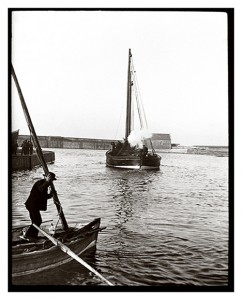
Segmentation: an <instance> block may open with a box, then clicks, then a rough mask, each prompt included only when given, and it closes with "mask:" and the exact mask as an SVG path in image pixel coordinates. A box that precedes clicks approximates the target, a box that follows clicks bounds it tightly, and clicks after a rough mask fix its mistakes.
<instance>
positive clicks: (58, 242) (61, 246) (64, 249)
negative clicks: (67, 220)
mask: <svg viewBox="0 0 242 300" xmlns="http://www.w3.org/2000/svg"><path fill="white" fill-rule="evenodd" d="M33 226H34V227H35V228H36V229H38V230H39V231H40V232H41V233H42V234H43V235H44V236H46V237H47V238H48V239H49V240H50V241H51V242H52V243H53V244H54V245H56V246H57V247H59V248H60V249H61V250H62V251H63V252H65V253H66V254H68V255H69V256H71V257H72V258H74V259H75V260H76V261H78V262H79V263H80V264H82V265H83V266H84V267H86V268H87V269H88V270H90V271H91V272H93V273H94V274H95V275H97V276H98V277H99V278H101V279H102V280H103V281H105V282H106V283H107V284H108V285H112V286H113V284H112V283H111V282H110V281H108V280H107V279H106V278H104V277H103V276H102V275H101V274H99V273H98V272H97V271H96V270H95V269H93V268H92V267H91V266H89V265H88V264H87V263H86V262H85V261H84V260H82V259H81V258H80V257H79V256H78V255H76V254H75V253H74V252H73V251H71V249H70V248H68V247H67V246H66V245H64V244H62V243H61V242H60V241H58V240H57V239H55V238H54V237H53V236H51V235H49V234H48V233H46V232H45V231H44V230H42V229H41V228H39V227H38V226H37V225H35V224H33Z"/></svg>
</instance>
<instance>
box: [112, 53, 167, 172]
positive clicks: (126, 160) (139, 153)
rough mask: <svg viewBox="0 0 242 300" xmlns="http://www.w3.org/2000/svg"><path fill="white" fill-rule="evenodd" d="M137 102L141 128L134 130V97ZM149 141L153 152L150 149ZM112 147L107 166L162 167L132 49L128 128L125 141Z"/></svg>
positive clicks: (128, 93)
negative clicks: (149, 128) (147, 118)
mask: <svg viewBox="0 0 242 300" xmlns="http://www.w3.org/2000/svg"><path fill="white" fill-rule="evenodd" d="M134 94H135V97H136V102H137V109H138V115H139V123H140V128H139V130H138V131H135V130H134V114H133V103H134V101H133V98H134ZM148 142H149V144H150V146H151V152H149V150H148V147H147V145H148ZM112 146H113V147H112V149H111V150H109V151H107V152H106V166H108V167H113V168H121V169H149V170H158V169H159V168H160V160H161V157H160V156H159V155H157V154H156V153H155V149H154V147H153V145H152V140H151V134H149V132H148V125H147V121H146V117H145V112H144V109H143V105H142V102H141V97H140V93H139V89H138V82H137V76H136V72H135V70H134V64H133V59H132V53H131V49H129V56H128V82H127V107H126V128H125V138H124V142H123V143H121V142H120V141H119V142H118V143H117V144H116V145H115V144H114V143H112Z"/></svg>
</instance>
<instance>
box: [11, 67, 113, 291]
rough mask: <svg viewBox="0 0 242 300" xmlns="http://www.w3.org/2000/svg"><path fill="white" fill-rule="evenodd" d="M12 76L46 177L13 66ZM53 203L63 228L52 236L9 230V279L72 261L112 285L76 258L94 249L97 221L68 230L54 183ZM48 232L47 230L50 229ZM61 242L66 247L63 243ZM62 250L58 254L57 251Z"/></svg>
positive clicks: (21, 230)
mask: <svg viewBox="0 0 242 300" xmlns="http://www.w3.org/2000/svg"><path fill="white" fill-rule="evenodd" d="M11 73H12V76H13V79H14V81H15V84H16V87H17V90H18V94H19V98H20V101H21V105H22V108H23V111H24V115H25V118H26V121H27V124H28V127H29V129H30V133H31V135H32V138H33V142H34V145H35V147H36V152H37V155H38V157H39V160H40V162H41V164H42V167H43V169H44V172H45V175H48V174H49V170H48V167H47V164H46V162H45V160H44V156H43V153H42V149H41V147H40V144H39V141H38V138H37V135H36V133H35V129H34V126H33V123H32V121H31V118H30V115H29V112H28V109H27V106H26V103H25V100H24V97H23V94H22V91H21V89H20V86H19V83H18V79H17V77H16V74H15V71H14V68H13V66H11ZM50 187H51V190H52V194H53V200H54V203H55V205H56V208H57V211H58V214H59V218H60V220H61V223H62V228H57V229H56V230H55V231H54V232H52V235H50V234H48V233H47V232H46V231H45V230H43V229H41V228H39V227H38V226H36V225H35V224H33V226H34V227H36V228H37V229H38V230H39V232H40V235H39V238H38V239H37V240H36V241H28V240H22V239H21V238H20V236H21V234H22V233H23V232H24V231H26V230H27V228H28V226H22V227H19V228H13V230H12V277H19V276H25V275H29V274H34V273H38V272H40V271H43V270H49V269H52V268H55V267H57V266H60V265H63V264H65V263H67V262H69V261H71V260H72V259H73V258H74V259H76V260H77V261H78V262H79V263H82V264H83V265H84V266H85V267H87V268H88V269H89V270H91V271H92V272H93V273H95V274H96V275H98V276H99V277H100V278H101V279H103V280H104V281H105V282H106V283H108V284H109V285H112V284H111V283H110V282H109V281H108V280H106V279H105V278H103V277H102V275H101V274H99V273H98V272H97V271H96V270H94V269H93V268H92V267H91V266H89V265H87V264H86V263H85V262H84V261H82V260H81V258H79V255H81V254H83V253H84V252H86V251H87V250H88V249H90V248H94V249H95V246H96V242H97V237H98V233H99V232H100V231H101V230H102V229H103V228H101V227H100V221H101V219H100V218H96V219H94V220H93V221H92V222H90V223H89V224H87V225H86V226H84V227H81V228H80V227H78V226H76V227H69V226H68V224H67V221H66V219H65V216H64V212H63V208H62V206H61V204H60V201H59V199H58V196H57V192H56V190H55V187H54V184H53V183H51V185H50ZM49 229H50V228H49ZM63 242H64V243H65V244H63ZM56 246H57V247H56ZM59 248H60V249H61V250H62V251H63V252H61V251H60V249H59Z"/></svg>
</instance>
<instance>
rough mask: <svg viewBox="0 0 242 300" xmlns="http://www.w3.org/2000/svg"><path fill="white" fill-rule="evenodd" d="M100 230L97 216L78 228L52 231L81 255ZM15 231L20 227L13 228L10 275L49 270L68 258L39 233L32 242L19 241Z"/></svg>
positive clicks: (95, 240) (69, 258)
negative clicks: (36, 239) (14, 229)
mask: <svg viewBox="0 0 242 300" xmlns="http://www.w3.org/2000/svg"><path fill="white" fill-rule="evenodd" d="M100 230H102V228H101V227H100V218H97V219H95V220H94V221H92V222H91V223H89V224H87V225H86V226H84V227H82V228H76V227H75V228H71V229H69V230H68V233H66V232H63V231H62V232H56V238H57V239H59V240H60V241H61V242H63V243H64V244H65V245H66V246H67V247H68V248H69V249H70V250H71V251H73V252H74V253H75V254H77V255H82V254H83V253H84V252H86V251H87V250H88V249H90V248H93V247H95V246H96V242H97V237H98V232H99V231H100ZM18 234H21V230H19V231H18V230H17V231H15V232H14V234H13V246H12V277H19V276H24V275H29V274H34V273H38V272H41V271H44V270H49V269H52V268H56V267H58V266H60V265H63V264H65V263H68V262H69V261H71V260H72V258H71V257H70V256H69V255H67V254H66V253H64V252H62V251H61V250H60V249H59V248H58V247H57V246H55V245H53V244H52V242H51V241H49V240H48V239H46V238H44V237H42V236H40V238H39V239H38V241H36V242H24V243H23V242H21V240H20V239H19V238H18ZM54 236H55V235H54Z"/></svg>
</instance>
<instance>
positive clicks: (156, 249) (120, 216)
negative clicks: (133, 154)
mask: <svg viewBox="0 0 242 300" xmlns="http://www.w3.org/2000/svg"><path fill="white" fill-rule="evenodd" d="M52 150H53V151H54V152H55V159H56V160H55V163H54V164H51V165H49V170H50V171H52V172H54V173H56V176H57V178H58V180H57V181H55V182H54V184H55V188H56V190H57V193H58V197H59V200H60V202H61V204H62V207H63V210H64V214H65V217H66V220H67V222H68V224H80V223H81V224H85V223H88V222H90V221H91V220H93V219H94V218H96V217H101V225H102V226H106V229H105V230H103V231H102V232H100V234H99V236H98V241H97V247H96V251H95V253H91V254H90V255H88V256H87V257H86V261H87V262H88V263H89V264H90V265H91V266H92V267H93V268H95V269H96V270H97V271H98V272H99V273H101V274H102V275H103V276H104V277H105V278H107V279H108V280H109V281H111V282H112V283H114V284H115V285H121V286H160V287H166V286H174V287H175V286H187V285H189V286H219V287H223V286H226V285H227V284H228V243H229V237H228V227H229V226H228V207H229V204H228V157H215V156H207V155H192V154H175V153H173V154H171V153H161V156H162V160H161V167H160V170H159V171H145V170H117V169H113V168H107V167H106V165H105V151H103V150H80V149H52ZM41 178H43V170H42V168H41V167H39V168H36V169H35V170H32V171H19V172H14V173H12V225H13V226H20V225H26V224H29V223H30V219H29V215H28V212H27V210H26V209H25V206H24V202H25V201H26V199H27V197H28V195H29V192H30V189H31V187H32V185H33V184H34V182H35V181H36V180H37V179H41ZM48 201H49V202H48V203H49V204H48V210H47V211H46V212H42V219H43V221H46V220H53V223H54V224H56V223H60V220H59V218H58V215H57V211H56V207H55V205H54V204H53V201H52V200H51V199H50V200H48ZM13 283H14V284H17V285H57V286H58V285H64V286H85V285H93V286H98V285H103V282H101V280H100V279H99V278H98V277H97V276H95V275H93V274H92V273H90V271H88V270H86V269H85V268H84V267H82V266H81V265H80V264H78V263H77V262H75V261H72V262H70V263H68V264H67V265H64V266H60V267H58V268H56V269H53V270H50V271H45V272H41V273H39V274H37V275H34V276H25V277H22V278H19V279H14V281H13Z"/></svg>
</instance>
